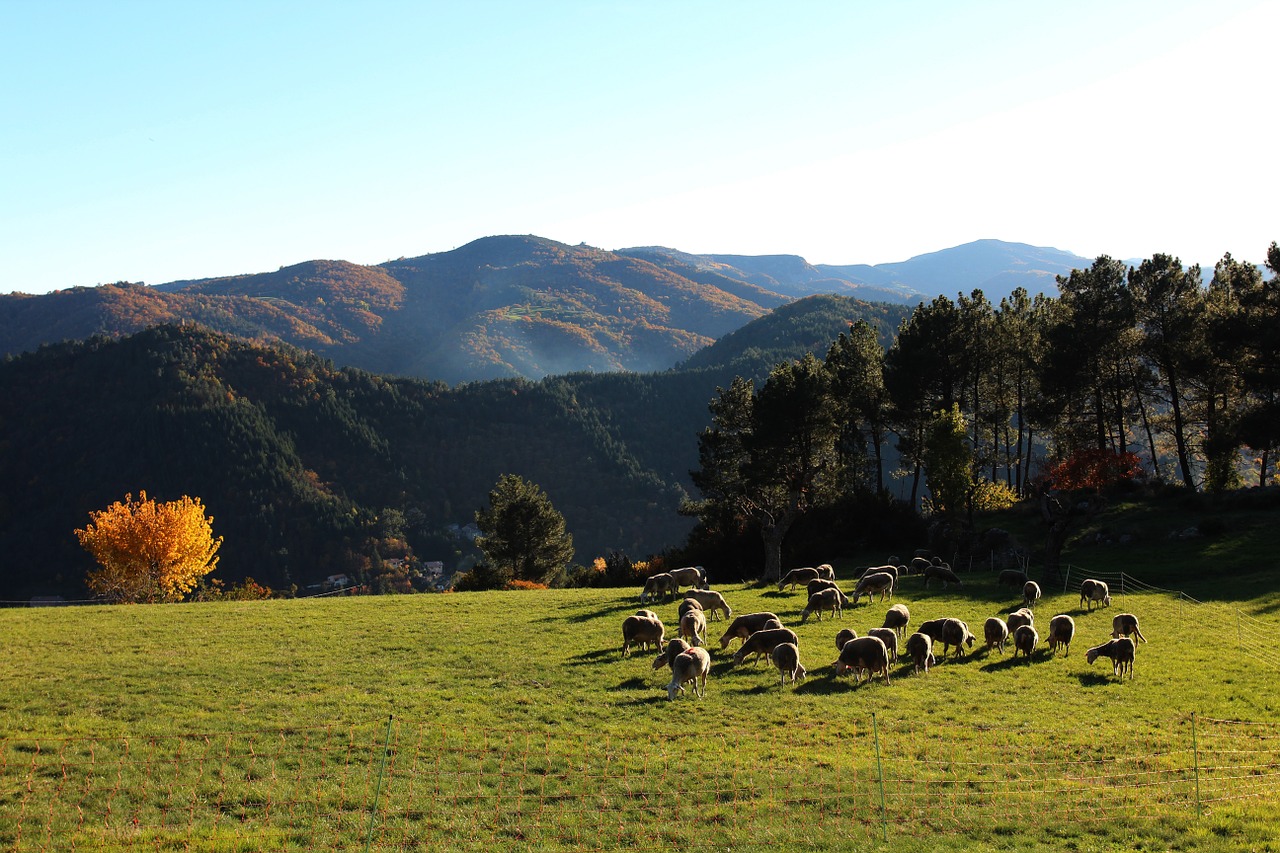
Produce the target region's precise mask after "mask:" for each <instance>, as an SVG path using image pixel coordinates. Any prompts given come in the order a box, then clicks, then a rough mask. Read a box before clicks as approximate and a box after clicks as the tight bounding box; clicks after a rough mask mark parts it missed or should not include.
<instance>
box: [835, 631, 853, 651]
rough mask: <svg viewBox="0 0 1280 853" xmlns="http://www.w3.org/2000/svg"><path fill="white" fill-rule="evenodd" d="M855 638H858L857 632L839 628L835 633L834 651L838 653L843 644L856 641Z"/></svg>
mask: <svg viewBox="0 0 1280 853" xmlns="http://www.w3.org/2000/svg"><path fill="white" fill-rule="evenodd" d="M857 638H858V632H857V631H854V630H851V629H849V628H841V629H840V630H839V631H837V632H836V651H840V650H841V649H843V648H844V644H845V643H847V642H849V641H850V640H856V639H857Z"/></svg>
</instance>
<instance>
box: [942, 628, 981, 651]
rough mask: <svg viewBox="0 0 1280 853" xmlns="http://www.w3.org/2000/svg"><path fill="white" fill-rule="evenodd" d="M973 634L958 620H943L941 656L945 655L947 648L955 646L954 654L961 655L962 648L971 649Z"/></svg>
mask: <svg viewBox="0 0 1280 853" xmlns="http://www.w3.org/2000/svg"><path fill="white" fill-rule="evenodd" d="M974 639H975V638H974V636H973V632H971V631H970V630H969V626H968V625H966V624H965V623H964V622H961V621H960V620H959V619H945V620H943V622H942V656H943V657H946V655H947V646H955V647H956V649H955V653H956V654H960V655H963V654H964V649H963V648H962V646H968V647H969V648H973V643H974Z"/></svg>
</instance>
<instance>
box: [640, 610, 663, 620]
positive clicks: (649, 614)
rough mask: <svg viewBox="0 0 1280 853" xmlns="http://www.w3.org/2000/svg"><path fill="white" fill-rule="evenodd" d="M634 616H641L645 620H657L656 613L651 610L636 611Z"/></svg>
mask: <svg viewBox="0 0 1280 853" xmlns="http://www.w3.org/2000/svg"><path fill="white" fill-rule="evenodd" d="M636 615H637V616H643V617H645V618H646V619H657V618H658V614H657V613H654V612H653V611H652V610H637V611H636Z"/></svg>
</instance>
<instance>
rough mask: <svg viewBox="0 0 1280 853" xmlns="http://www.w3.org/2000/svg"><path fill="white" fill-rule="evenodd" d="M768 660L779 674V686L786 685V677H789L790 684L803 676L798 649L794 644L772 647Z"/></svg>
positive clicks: (781, 644) (802, 665)
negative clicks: (780, 678) (780, 677)
mask: <svg viewBox="0 0 1280 853" xmlns="http://www.w3.org/2000/svg"><path fill="white" fill-rule="evenodd" d="M769 660H771V661H773V665H774V666H776V667H777V668H778V672H779V673H781V675H782V680H781V681H780V683H781V684H786V683H787V676H788V675H790V676H791V683H792V684H795V683H796V680H797V679H803V678H804V676H805V669H804V664H802V663H800V649H799V648H797V646H796V644H795V643H778V645H776V646H774V647H773V651H771V652H769Z"/></svg>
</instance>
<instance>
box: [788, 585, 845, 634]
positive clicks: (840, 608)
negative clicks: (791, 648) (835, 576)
mask: <svg viewBox="0 0 1280 853" xmlns="http://www.w3.org/2000/svg"><path fill="white" fill-rule="evenodd" d="M848 604H849V598H848V596H846V595H845V594H844V593H843V592H841V591H840V590H839V589H837V588H836V587H834V586H833V587H829V588H827V589H821V590H818V591H817V592H815V593H814V594H813V595H811V596H809V603H808V604H806V605H805V608H804V611H803V612H802V613H801V614H800V624H801V625H803V624H804V623H805V622H808V621H809V616H810V615H811V614H814V613H816V614H818V621H819V622H821V621H822V614H823V613H824V612H826V611H828V610H830V611H831V618H832V619H834V618H836V615H837V614H838V615H839V616H840V618H842V619H843V618H844V608H845V607H846V606H847V605H848Z"/></svg>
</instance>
